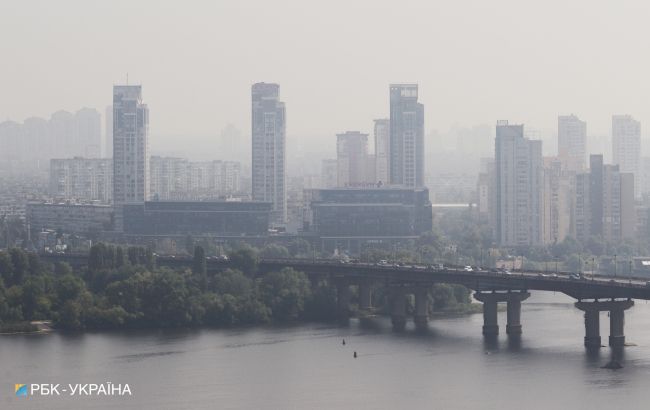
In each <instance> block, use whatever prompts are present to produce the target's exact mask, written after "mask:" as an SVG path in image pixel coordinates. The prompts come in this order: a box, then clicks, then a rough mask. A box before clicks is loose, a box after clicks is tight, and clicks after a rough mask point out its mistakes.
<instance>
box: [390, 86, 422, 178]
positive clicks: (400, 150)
mask: <svg viewBox="0 0 650 410" xmlns="http://www.w3.org/2000/svg"><path fill="white" fill-rule="evenodd" d="M389 167H390V183H391V184H394V185H403V186H406V187H411V188H413V187H422V186H424V106H423V105H422V104H420V103H419V102H418V85H417V84H391V85H390V160H389Z"/></svg>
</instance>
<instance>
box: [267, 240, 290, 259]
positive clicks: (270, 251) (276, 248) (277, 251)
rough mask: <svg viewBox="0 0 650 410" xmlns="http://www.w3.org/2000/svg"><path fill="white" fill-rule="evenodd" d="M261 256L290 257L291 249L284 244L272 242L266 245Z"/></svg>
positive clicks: (272, 257) (273, 257)
mask: <svg viewBox="0 0 650 410" xmlns="http://www.w3.org/2000/svg"><path fill="white" fill-rule="evenodd" d="M260 256H261V257H262V258H270V259H283V258H288V257H289V250H288V249H287V248H285V247H284V246H282V245H278V244H276V243H270V244H268V245H266V246H264V248H262V251H261V252H260Z"/></svg>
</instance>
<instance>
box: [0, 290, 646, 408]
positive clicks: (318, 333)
mask: <svg viewBox="0 0 650 410" xmlns="http://www.w3.org/2000/svg"><path fill="white" fill-rule="evenodd" d="M572 302H573V301H572V300H571V299H570V298H568V297H566V296H564V295H560V294H551V293H546V294H533V296H532V297H531V298H530V299H529V300H527V301H525V302H524V303H523V307H522V324H523V327H524V334H523V337H522V339H521V341H520V343H511V342H508V339H507V337H506V336H505V335H504V333H505V312H500V313H499V324H500V330H501V333H502V335H501V336H500V337H499V340H498V343H497V344H496V345H494V344H486V343H485V342H484V340H483V338H482V336H481V325H482V316H481V315H480V314H477V315H470V316H464V317H450V318H435V319H433V320H432V321H431V322H430V325H429V331H428V332H426V333H424V334H420V333H417V332H415V330H414V329H413V328H412V324H409V327H407V330H406V331H405V332H404V333H401V334H396V333H393V332H392V331H391V327H390V320H389V319H387V318H379V319H374V320H369V321H363V322H361V321H359V320H356V319H353V320H351V321H350V324H349V326H344V327H339V326H335V325H327V324H305V325H298V326H291V327H256V328H245V329H229V330H214V329H202V330H183V331H179V330H158V331H152V330H147V331H128V332H87V333H79V334H65V333H58V332H55V333H52V334H48V335H12V336H2V337H0V365H1V367H0V408H1V409H14V408H15V409H29V410H32V409H48V410H58V409H66V410H67V409H114V408H118V409H121V410H127V409H140V410H150V409H151V410H153V409H156V410H158V409H192V410H202V409H261V408H264V409H290V408H295V409H334V408H342V409H360V408H370V409H410V408H412V409H416V408H433V409H522V408H524V409H551V408H556V409H615V408H623V407H624V408H626V409H637V408H638V409H640V408H647V406H648V403H650V389H649V388H648V384H647V383H648V379H650V305H647V304H646V303H645V302H643V301H637V304H636V306H635V307H633V308H632V309H631V310H629V311H627V315H626V334H627V340H628V342H632V343H635V344H636V346H630V347H626V348H625V353H624V356H623V357H622V359H621V363H622V364H623V366H624V368H622V369H619V370H609V369H605V368H602V367H601V366H603V365H605V364H606V363H608V362H609V360H610V354H611V352H610V349H609V348H602V349H601V351H600V353H599V354H598V355H595V356H592V355H588V354H586V352H585V350H584V348H583V346H582V340H583V336H584V326H583V318H582V313H581V312H580V311H578V310H577V309H575V308H574V307H573V305H572ZM608 332H609V325H608V320H607V315H606V313H603V314H602V315H601V335H602V336H603V341H604V342H605V343H606V342H607V335H608ZM343 339H345V341H346V344H345V345H343V344H342V340H343ZM355 351H356V352H357V354H358V357H357V358H356V359H355V358H353V353H354V352H355ZM108 382H111V383H113V384H114V385H115V384H125V383H128V384H129V388H130V390H131V393H132V394H131V395H130V396H129V395H126V396H118V395H115V396H78V395H75V396H71V395H70V394H69V393H68V394H63V393H61V395H60V396H38V395H33V396H29V397H16V396H15V395H14V384H15V383H27V384H31V383H54V384H57V383H58V384H61V385H67V384H69V383H71V384H76V383H81V384H84V383H97V384H100V383H108Z"/></svg>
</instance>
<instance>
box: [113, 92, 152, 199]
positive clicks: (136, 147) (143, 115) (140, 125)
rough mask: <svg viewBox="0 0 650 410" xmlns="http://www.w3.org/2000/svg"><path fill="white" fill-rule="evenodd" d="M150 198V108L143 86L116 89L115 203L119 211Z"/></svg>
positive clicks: (114, 98)
mask: <svg viewBox="0 0 650 410" xmlns="http://www.w3.org/2000/svg"><path fill="white" fill-rule="evenodd" d="M148 198H149V108H148V107H147V105H146V104H144V103H143V102H142V86H139V85H116V86H114V87H113V202H114V203H115V205H116V206H117V207H119V206H121V205H123V204H128V203H142V202H144V201H146V200H147V199H148Z"/></svg>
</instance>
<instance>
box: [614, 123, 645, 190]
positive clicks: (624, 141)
mask: <svg viewBox="0 0 650 410" xmlns="http://www.w3.org/2000/svg"><path fill="white" fill-rule="evenodd" d="M612 155H613V161H612V162H613V164H614V165H618V166H619V170H620V172H622V173H630V174H634V187H635V188H634V189H635V196H636V197H640V196H641V186H642V184H641V169H640V165H641V123H640V122H639V121H636V120H635V119H634V118H632V117H631V116H629V115H614V116H612Z"/></svg>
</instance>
